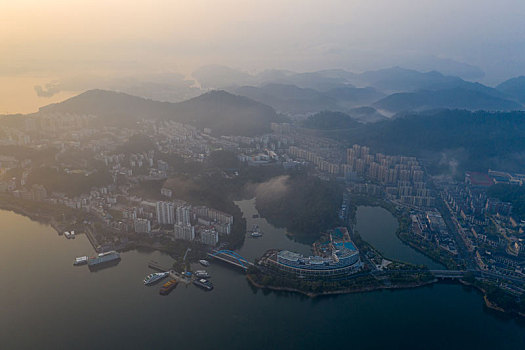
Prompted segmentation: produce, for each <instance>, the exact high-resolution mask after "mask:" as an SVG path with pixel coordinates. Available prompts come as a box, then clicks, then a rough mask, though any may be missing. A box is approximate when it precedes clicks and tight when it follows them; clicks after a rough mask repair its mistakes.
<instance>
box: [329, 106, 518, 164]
mask: <svg viewBox="0 0 525 350" xmlns="http://www.w3.org/2000/svg"><path fill="white" fill-rule="evenodd" d="M322 134H323V136H327V137H333V138H336V139H338V140H340V141H343V142H346V143H347V144H348V145H349V146H350V145H352V144H354V143H357V144H363V145H368V146H370V147H371V148H372V150H373V151H374V152H384V153H386V154H405V155H414V156H418V157H421V158H427V159H432V160H434V161H435V162H439V161H441V160H442V158H443V157H444V156H445V155H447V154H453V155H454V157H456V160H457V162H458V163H459V168H460V169H459V170H462V171H464V170H480V171H486V170H487V169H489V168H492V169H504V170H508V171H518V170H520V169H522V168H523V163H524V160H525V112H519V111H516V112H494V113H492V112H483V111H481V112H469V111H464V110H439V111H433V112H426V113H420V114H414V113H409V114H405V115H398V116H396V117H395V118H394V119H391V120H386V121H382V122H378V123H373V124H366V125H363V126H361V127H359V128H354V129H348V130H330V131H324V132H322Z"/></svg>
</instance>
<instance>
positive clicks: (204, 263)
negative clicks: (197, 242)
mask: <svg viewBox="0 0 525 350" xmlns="http://www.w3.org/2000/svg"><path fill="white" fill-rule="evenodd" d="M199 263H200V264H201V265H202V266H210V262H209V261H208V260H204V259H201V260H199Z"/></svg>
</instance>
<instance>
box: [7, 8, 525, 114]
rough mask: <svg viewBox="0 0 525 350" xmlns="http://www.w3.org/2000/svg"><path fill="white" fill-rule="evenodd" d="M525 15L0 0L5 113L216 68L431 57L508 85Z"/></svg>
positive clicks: (516, 67)
mask: <svg viewBox="0 0 525 350" xmlns="http://www.w3.org/2000/svg"><path fill="white" fill-rule="evenodd" d="M523 18H525V2H523V1H521V0H501V1H497V2H496V1H492V0H464V1H457V0H455V1H452V0H440V1H438V0H419V1H415V0H397V1H390V0H366V1H365V0H325V1H318V0H287V1H282V0H279V1H277V0H266V1H242V0H221V1H218V0H216V1H215V0H207V1H204V0H193V1H181V0H178V1H177V0H148V1H145V0H127V1H124V0H105V1H100V0H68V1H66V0H0V85H1V86H0V114H2V113H5V112H6V111H8V112H10V113H14V112H31V111H35V110H36V109H37V108H38V107H39V106H42V105H45V104H48V103H50V102H53V101H59V100H62V99H64V98H65V97H66V96H67V95H68V94H70V93H68V92H66V93H60V94H57V95H54V96H53V97H52V98H42V97H37V96H36V94H35V92H34V90H33V86H34V85H37V84H46V83H49V82H52V81H55V80H56V81H62V80H64V79H69V80H71V79H74V78H76V77H80V78H82V79H85V77H86V76H90V75H97V76H105V77H107V76H129V75H133V74H153V73H156V74H158V73H162V72H182V73H184V74H186V75H189V74H190V73H191V71H192V70H194V69H195V68H197V67H199V66H201V65H205V64H212V63H217V64H224V65H228V66H233V67H236V68H242V69H245V70H248V71H254V70H262V69H265V68H284V69H294V70H315V69H324V68H344V69H348V70H353V71H362V70H366V69H376V68H383V67H388V66H392V65H399V64H403V62H405V60H407V59H409V60H413V59H414V57H416V58H417V57H426V58H428V57H431V58H433V59H434V58H436V59H451V60H454V61H458V62H463V63H468V64H471V65H474V66H477V67H480V68H481V69H482V70H484V71H485V73H486V74H487V79H489V80H490V79H492V82H499V81H501V80H503V79H505V78H508V77H510V76H513V75H519V74H524V71H525V68H524V67H525V35H524V34H525V24H524V23H525V21H523ZM416 68H417V67H416ZM423 68H426V67H423ZM520 72H521V73H520ZM72 90H73V89H72ZM80 90H82V86H80V87H78V89H77V91H80Z"/></svg>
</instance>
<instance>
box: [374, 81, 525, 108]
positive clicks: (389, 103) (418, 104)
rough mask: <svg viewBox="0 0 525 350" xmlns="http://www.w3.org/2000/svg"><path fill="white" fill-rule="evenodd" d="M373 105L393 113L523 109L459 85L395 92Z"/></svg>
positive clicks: (515, 104)
mask: <svg viewBox="0 0 525 350" xmlns="http://www.w3.org/2000/svg"><path fill="white" fill-rule="evenodd" d="M373 106H374V107H376V108H379V109H383V110H387V111H390V112H394V113H398V112H402V111H422V110H428V109H436V108H451V109H466V110H472V111H475V110H486V111H511V110H521V109H523V105H520V104H519V103H517V102H515V101H511V100H508V99H503V98H499V97H495V96H492V95H489V94H487V93H484V92H481V91H475V90H469V89H465V88H460V87H458V88H452V89H444V90H433V91H431V90H423V91H417V92H401V93H395V94H392V95H390V96H387V97H385V98H384V99H382V100H380V101H378V102H376V103H375V104H374V105H373Z"/></svg>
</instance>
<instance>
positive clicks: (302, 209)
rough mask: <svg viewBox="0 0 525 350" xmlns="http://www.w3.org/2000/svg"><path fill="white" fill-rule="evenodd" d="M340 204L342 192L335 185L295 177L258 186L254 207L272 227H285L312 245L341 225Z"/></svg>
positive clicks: (279, 179) (280, 178) (284, 177)
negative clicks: (323, 234)
mask: <svg viewBox="0 0 525 350" xmlns="http://www.w3.org/2000/svg"><path fill="white" fill-rule="evenodd" d="M341 201H342V191H341V190H340V188H339V187H338V185H337V184H336V183H333V182H326V181H321V180H320V179H318V178H316V177H310V176H306V175H304V174H296V175H291V176H282V177H278V178H275V179H273V180H271V181H269V182H266V183H264V184H262V185H260V187H259V188H258V191H257V199H256V207H257V210H258V211H259V213H260V214H261V215H262V216H263V217H265V218H267V219H268V221H270V222H271V223H272V224H273V225H276V226H279V227H286V229H287V230H288V231H289V232H290V233H292V234H293V235H294V236H295V237H297V238H298V239H301V240H308V241H313V240H316V239H318V238H319V236H320V235H321V234H322V233H323V232H325V231H327V230H329V229H331V228H333V227H335V226H337V225H340V224H341V222H340V219H339V217H338V215H337V210H338V209H339V206H340V205H341Z"/></svg>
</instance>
